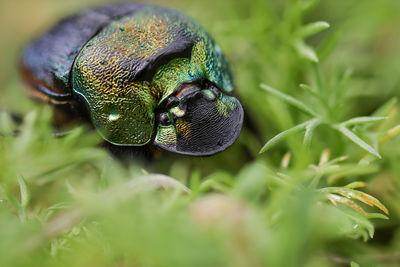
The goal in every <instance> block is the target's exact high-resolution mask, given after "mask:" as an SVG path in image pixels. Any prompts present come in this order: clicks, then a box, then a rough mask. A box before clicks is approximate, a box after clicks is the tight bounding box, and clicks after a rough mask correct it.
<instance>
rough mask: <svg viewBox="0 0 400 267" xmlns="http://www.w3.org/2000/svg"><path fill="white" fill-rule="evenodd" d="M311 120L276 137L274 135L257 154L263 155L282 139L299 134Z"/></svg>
mask: <svg viewBox="0 0 400 267" xmlns="http://www.w3.org/2000/svg"><path fill="white" fill-rule="evenodd" d="M310 121H311V120H309V121H306V122H303V123H301V124H298V125H296V126H294V127H292V128H290V129H287V130H285V131H283V132H281V133H279V134H277V135H275V136H274V137H273V138H272V139H270V140H269V141H268V142H267V143H266V144H265V145H264V146H263V147H262V148H261V150H260V152H258V153H259V154H261V153H264V152H265V151H267V150H268V149H270V148H271V147H272V146H274V145H275V144H277V143H279V142H280V141H282V140H283V139H285V138H286V137H288V136H290V135H292V134H295V133H297V132H300V131H302V130H304V129H305V128H306V127H307V125H308V124H309V123H310Z"/></svg>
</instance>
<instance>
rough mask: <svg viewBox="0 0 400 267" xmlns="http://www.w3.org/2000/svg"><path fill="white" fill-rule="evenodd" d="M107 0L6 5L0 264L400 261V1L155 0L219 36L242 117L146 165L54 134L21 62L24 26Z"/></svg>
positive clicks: (91, 138)
mask: <svg viewBox="0 0 400 267" xmlns="http://www.w3.org/2000/svg"><path fill="white" fill-rule="evenodd" d="M106 2H107V1H94V0H93V1H92V0H91V1H86V2H82V1H76V0H74V1H50V0H35V1H22V0H16V1H1V2H0V25H1V26H0V35H1V36H2V41H1V42H0V58H1V61H0V93H1V95H2V97H0V109H1V112H0V222H1V224H0V266H54V265H56V266H264V265H265V266H338V265H339V266H340V265H343V266H358V264H359V265H360V266H398V265H399V264H400V253H399V251H400V227H399V225H400V165H399V164H398V162H400V152H399V151H400V150H399V147H400V138H399V137H397V134H398V133H399V132H400V126H399V123H400V115H399V107H400V106H399V103H398V102H397V98H396V97H397V96H398V94H399V92H400V90H399V89H400V75H399V70H400V65H399V64H400V63H399V62H400V32H399V28H398V25H400V17H399V16H398V14H399V12H400V2H399V1H397V0H382V1H374V0H364V1H354V0H352V1H346V0H339V1H321V2H320V3H318V1H315V0H286V1H280V0H270V1H266V0H252V1H243V0H224V1H211V0H203V1H190V2H189V1H183V0H171V1H168V2H162V1H158V3H159V4H162V5H166V6H170V7H174V8H178V9H180V10H182V11H183V12H185V13H187V14H188V15H189V16H191V17H193V18H194V19H196V20H197V21H198V22H199V23H200V24H202V25H203V26H204V27H205V28H206V29H207V30H208V31H209V32H210V33H211V34H212V36H214V38H215V39H216V41H217V43H219V44H220V46H221V47H222V50H223V51H225V53H226V54H227V56H228V58H229V61H230V62H231V65H232V68H233V70H234V74H235V79H236V85H237V94H238V95H239V97H240V99H241V101H242V104H243V106H244V108H245V110H246V112H247V121H246V126H245V128H244V129H243V131H242V133H241V136H240V137H239V139H238V140H237V142H236V143H235V144H234V145H233V146H232V147H231V148H229V149H228V150H227V151H225V152H223V153H220V154H218V155H216V156H213V157H209V158H191V157H186V156H179V155H170V154H168V155H164V156H163V157H161V158H160V159H157V160H153V161H151V162H141V161H138V160H136V159H133V158H128V159H126V160H125V161H124V162H121V161H119V160H117V159H115V158H114V157H112V156H111V155H110V153H109V152H108V151H107V150H105V149H103V148H102V147H101V140H100V138H99V137H98V135H97V134H96V133H95V132H93V131H92V130H91V129H89V127H86V126H78V125H77V126H76V127H74V128H72V130H71V132H70V133H68V134H67V135H65V136H62V137H56V136H55V135H54V133H55V131H56V130H55V129H54V128H53V126H52V123H51V110H50V109H49V108H48V107H43V106H42V105H40V104H37V103H34V102H32V101H31V100H30V99H28V98H27V97H26V96H25V94H24V91H23V88H24V85H23V83H22V81H21V79H20V77H19V74H18V57H19V54H20V51H21V49H22V47H23V46H24V45H25V44H26V43H27V42H28V41H29V40H30V39H32V38H34V37H35V36H36V35H38V34H39V33H40V32H42V31H44V30H45V29H47V28H49V27H50V26H51V25H52V23H54V22H56V21H57V20H58V19H59V18H61V17H62V16H65V15H67V14H71V13H73V12H74V11H77V10H80V9H82V8H84V7H87V6H92V5H98V4H101V3H106ZM154 3H156V2H154ZM328 26H329V27H328ZM260 84H262V85H261V86H260ZM275 88H276V89H275ZM11 113H16V114H21V115H23V117H24V119H23V122H22V123H16V122H15V121H14V120H13V119H12V118H11V117H10V114H11ZM299 133H301V134H302V135H303V136H302V135H300V134H299ZM263 146H264V148H263ZM262 148H263V149H262ZM261 149H262V152H264V153H262V154H259V151H260V150H261ZM155 173H161V174H163V175H157V174H155ZM171 177H172V178H174V179H172V178H171ZM388 213H389V214H388Z"/></svg>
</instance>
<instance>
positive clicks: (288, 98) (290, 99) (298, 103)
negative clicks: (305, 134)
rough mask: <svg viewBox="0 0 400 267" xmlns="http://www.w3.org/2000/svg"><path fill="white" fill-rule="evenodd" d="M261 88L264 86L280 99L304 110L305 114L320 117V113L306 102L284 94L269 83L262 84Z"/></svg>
mask: <svg viewBox="0 0 400 267" xmlns="http://www.w3.org/2000/svg"><path fill="white" fill-rule="evenodd" d="M260 86H261V88H263V89H264V90H265V91H267V92H269V93H271V94H273V95H274V96H276V97H278V98H279V99H281V100H282V101H283V102H285V103H287V104H289V105H291V106H293V107H295V108H297V109H298V110H300V111H302V112H304V113H305V114H307V115H309V116H311V117H318V114H317V113H316V112H315V111H314V110H312V109H311V108H309V107H308V106H307V105H306V104H304V103H303V102H301V101H299V100H297V99H295V98H294V97H292V96H290V95H287V94H284V93H282V92H280V91H279V90H277V89H275V88H272V87H271V86H269V85H266V84H263V83H262V84H260Z"/></svg>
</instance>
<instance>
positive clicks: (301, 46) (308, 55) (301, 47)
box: [294, 40, 319, 63]
mask: <svg viewBox="0 0 400 267" xmlns="http://www.w3.org/2000/svg"><path fill="white" fill-rule="evenodd" d="M294 47H295V49H296V51H297V53H299V55H300V56H301V57H303V58H305V59H307V60H309V61H311V62H315V63H318V61H319V60H318V56H317V53H316V52H315V51H314V49H313V48H312V47H311V46H309V45H307V44H306V43H304V42H303V41H302V40H298V41H295V43H294Z"/></svg>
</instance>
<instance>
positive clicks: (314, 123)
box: [303, 118, 322, 148]
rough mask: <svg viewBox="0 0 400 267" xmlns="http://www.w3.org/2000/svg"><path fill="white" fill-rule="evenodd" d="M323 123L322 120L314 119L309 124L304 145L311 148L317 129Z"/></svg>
mask: <svg viewBox="0 0 400 267" xmlns="http://www.w3.org/2000/svg"><path fill="white" fill-rule="evenodd" d="M321 123H322V121H321V120H320V119H317V118H315V119H312V120H310V121H309V123H308V124H307V126H306V132H305V134H304V140H303V143H304V145H305V146H306V147H307V148H309V147H310V145H311V139H312V136H313V133H314V130H315V128H317V127H318V125H320V124H321Z"/></svg>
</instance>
